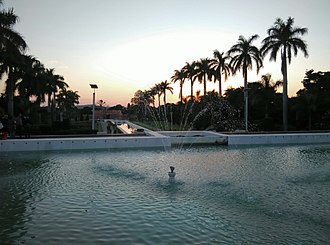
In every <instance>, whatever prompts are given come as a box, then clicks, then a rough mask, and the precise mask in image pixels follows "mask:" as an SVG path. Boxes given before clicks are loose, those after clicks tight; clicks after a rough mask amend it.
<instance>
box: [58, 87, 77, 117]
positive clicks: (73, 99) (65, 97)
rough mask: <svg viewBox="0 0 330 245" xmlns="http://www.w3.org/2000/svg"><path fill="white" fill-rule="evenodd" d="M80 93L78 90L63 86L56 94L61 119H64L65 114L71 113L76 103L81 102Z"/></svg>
mask: <svg viewBox="0 0 330 245" xmlns="http://www.w3.org/2000/svg"><path fill="white" fill-rule="evenodd" d="M79 98H80V96H79V94H78V92H77V91H72V90H66V88H63V89H61V90H60V91H59V93H58V94H57V96H56V101H57V104H58V107H59V109H60V121H61V122H62V121H63V117H64V116H63V115H64V114H65V113H69V114H70V112H71V111H72V110H73V109H74V107H75V104H79Z"/></svg>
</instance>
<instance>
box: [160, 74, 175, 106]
mask: <svg viewBox="0 0 330 245" xmlns="http://www.w3.org/2000/svg"><path fill="white" fill-rule="evenodd" d="M159 85H160V90H161V93H162V94H163V100H164V106H166V90H168V91H170V92H171V93H172V94H173V88H172V87H171V86H170V85H171V84H170V83H169V82H167V80H165V82H161V83H160V84H159Z"/></svg>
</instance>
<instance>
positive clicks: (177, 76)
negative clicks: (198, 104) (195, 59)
mask: <svg viewBox="0 0 330 245" xmlns="http://www.w3.org/2000/svg"><path fill="white" fill-rule="evenodd" d="M185 79H186V76H185V72H184V69H183V68H182V69H181V70H175V71H174V74H173V76H172V77H171V81H172V82H173V83H175V82H177V81H180V94H179V99H180V101H181V103H182V101H183V94H182V87H183V84H184V81H185Z"/></svg>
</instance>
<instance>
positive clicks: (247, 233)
mask: <svg viewBox="0 0 330 245" xmlns="http://www.w3.org/2000/svg"><path fill="white" fill-rule="evenodd" d="M313 147H314V148H315V149H317V150H314V151H313V150H311V149H313ZM313 147H311V146H300V147H293V146H290V147H286V148H280V147H264V148H221V147H203V148H188V149H181V150H174V151H170V152H162V151H143V150H141V151H127V152H109V151H96V152H93V151H91V152H66V153H61V154H59V153H47V154H40V155H34V156H33V155H27V156H25V157H24V156H7V157H6V158H3V157H2V156H0V160H1V163H2V162H4V164H3V165H1V166H0V170H1V171H0V184H1V185H0V194H1V197H5V198H1V199H0V202H1V204H2V205H0V219H1V221H3V222H0V228H1V229H0V231H5V234H4V233H1V232H0V241H6V242H7V241H8V242H9V243H19V242H22V243H23V242H24V243H27V244H78V243H79V244H98V243H100V244H101V243H104V244H109V243H122V244H172V243H176V244H203V243H204V244H235V243H236V244H237V243H238V244H241V243H250V244H271V243H279V244H294V243H300V244H302V243H307V244H308V243H310V244H313V243H314V244H326V242H327V241H329V240H330V237H329V234H328V231H329V228H330V222H329V217H330V208H329V207H330V205H329V204H330V203H329V200H330V196H329V191H328V190H329V188H330V181H329V169H330V167H329V163H324V162H323V160H324V159H329V151H328V150H327V149H328V148H327V146H318V147H315V146H313ZM323 148H326V149H323ZM311 158H313V161H310V159H311ZM315 158H319V160H320V161H322V164H317V163H318V162H317V161H316V160H315ZM24 159H25V160H24ZM4 166H5V167H4ZM169 166H175V167H176V172H177V175H176V182H175V183H169V182H168V176H167V172H168V171H169ZM2 170H4V171H2Z"/></svg>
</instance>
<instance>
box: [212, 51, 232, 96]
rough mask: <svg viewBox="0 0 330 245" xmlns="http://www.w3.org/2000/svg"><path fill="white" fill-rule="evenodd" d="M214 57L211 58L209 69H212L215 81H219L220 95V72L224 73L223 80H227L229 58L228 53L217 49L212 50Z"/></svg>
mask: <svg viewBox="0 0 330 245" xmlns="http://www.w3.org/2000/svg"><path fill="white" fill-rule="evenodd" d="M213 56H214V58H213V59H212V60H211V62H210V65H211V69H214V72H215V73H214V75H215V81H217V80H218V81H219V96H222V84H221V83H222V74H224V78H225V81H227V79H228V76H229V75H230V73H231V67H230V65H229V63H227V60H229V59H230V57H229V56H228V55H226V56H225V55H224V53H223V52H222V53H220V52H219V51H218V50H214V52H213Z"/></svg>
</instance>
